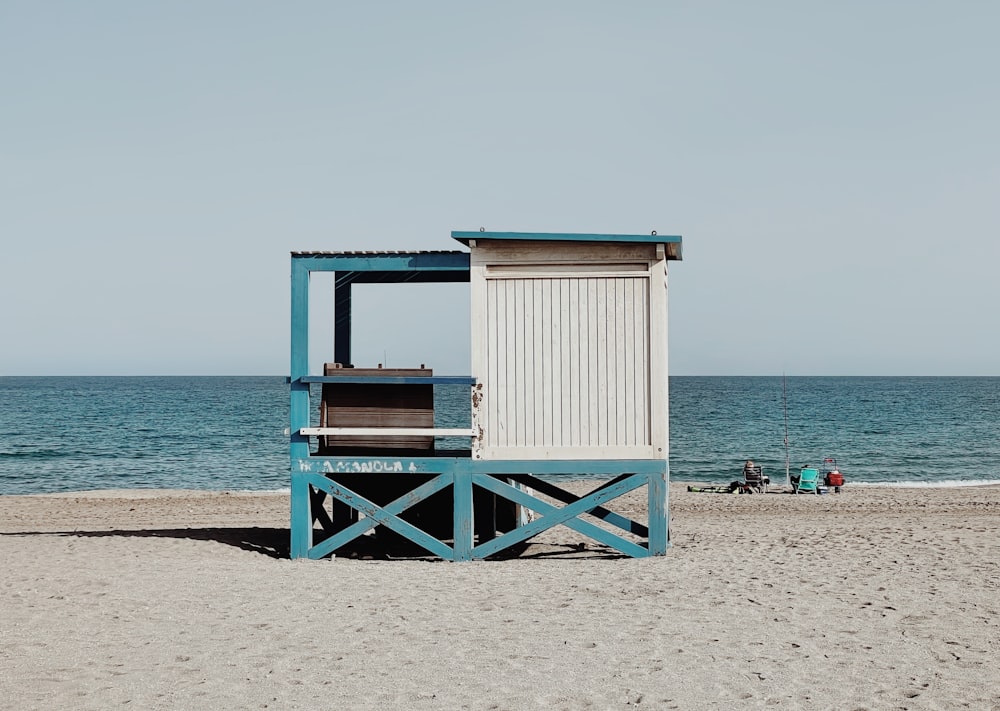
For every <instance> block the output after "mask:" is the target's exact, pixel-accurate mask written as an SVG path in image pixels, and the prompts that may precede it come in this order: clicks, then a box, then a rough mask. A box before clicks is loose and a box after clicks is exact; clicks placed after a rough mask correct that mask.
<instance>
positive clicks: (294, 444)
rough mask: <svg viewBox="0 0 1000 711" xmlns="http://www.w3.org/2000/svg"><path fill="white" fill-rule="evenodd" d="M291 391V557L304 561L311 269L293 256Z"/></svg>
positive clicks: (308, 523) (308, 533) (308, 525)
mask: <svg viewBox="0 0 1000 711" xmlns="http://www.w3.org/2000/svg"><path fill="white" fill-rule="evenodd" d="M291 328H292V332H291V372H290V376H291V378H290V379H291V392H290V396H289V398H290V400H289V447H288V450H289V458H290V467H291V475H292V481H291V487H292V495H291V505H290V508H291V510H290V512H289V516H290V519H291V520H290V528H291V557H292V558H304V557H306V555H307V554H308V551H309V548H310V546H311V545H312V510H311V509H312V506H311V502H310V500H309V483H308V482H307V481H306V479H305V478H304V477H303V476H301V475H300V473H299V472H298V471H297V469H298V468H299V460H303V459H307V458H308V457H309V438H308V437H307V436H304V435H300V434H299V430H300V429H301V428H302V427H308V426H309V383H304V382H302V381H301V378H303V377H305V376H307V375H308V374H309V270H308V268H307V267H306V266H305V264H303V263H302V262H300V261H299V260H297V259H296V258H295V257H292V311H291Z"/></svg>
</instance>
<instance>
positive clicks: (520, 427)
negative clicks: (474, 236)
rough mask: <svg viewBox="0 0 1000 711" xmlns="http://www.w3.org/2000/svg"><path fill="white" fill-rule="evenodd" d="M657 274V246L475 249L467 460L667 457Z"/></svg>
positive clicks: (660, 271) (483, 245) (661, 270)
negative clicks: (474, 382)
mask: <svg viewBox="0 0 1000 711" xmlns="http://www.w3.org/2000/svg"><path fill="white" fill-rule="evenodd" d="M664 277H665V261H664V260H663V258H662V250H660V255H659V256H658V255H657V250H656V246H655V245H634V244H632V245H630V244H624V245H621V244H606V243H600V244H585V243H565V242H559V243H555V242H553V243H544V244H541V243H536V242H527V243H526V242H483V241H479V242H478V243H477V244H476V245H475V246H473V247H472V300H473V303H472V320H473V324H472V325H473V329H472V330H473V349H472V350H473V353H472V356H473V374H474V375H475V376H476V377H477V378H478V379H479V381H480V383H481V387H480V388H479V389H478V390H477V396H476V398H475V399H474V403H475V406H474V408H473V410H474V412H473V417H474V422H473V429H474V430H476V431H477V432H478V433H479V436H478V437H477V438H475V440H474V442H473V449H474V456H476V457H480V458H487V459H501V458H502V459H518V458H520V459H549V458H559V459H580V458H587V459H618V458H661V457H666V447H667V432H666V421H667V420H666V417H667V413H666V373H667V370H666V292H665V289H664Z"/></svg>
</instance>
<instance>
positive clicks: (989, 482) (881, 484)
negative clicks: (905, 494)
mask: <svg viewBox="0 0 1000 711" xmlns="http://www.w3.org/2000/svg"><path fill="white" fill-rule="evenodd" d="M847 483H848V485H850V486H852V487H854V486H862V487H864V486H870V487H874V488H891V489H954V488H959V487H967V486H998V485H1000V479H945V480H942V481H850V480H848V482H847Z"/></svg>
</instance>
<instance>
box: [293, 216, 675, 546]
mask: <svg viewBox="0 0 1000 711" xmlns="http://www.w3.org/2000/svg"><path fill="white" fill-rule="evenodd" d="M452 236H453V237H454V238H455V239H457V240H458V241H460V242H462V243H463V244H464V245H466V246H467V247H468V248H469V251H468V252H464V251H448V252H376V253H371V252H365V253H358V252H295V253H293V254H292V344H291V345H292V348H291V350H292V357H291V378H290V380H291V433H292V434H291V445H290V456H291V466H292V475H291V477H292V481H291V486H292V511H291V538H292V540H291V554H292V557H310V558H319V557H323V556H325V555H329V554H330V553H332V552H334V551H336V550H338V549H340V548H342V547H343V546H346V545H348V544H350V543H351V542H352V541H354V540H355V539H357V538H358V537H359V536H361V535H364V534H365V533H367V532H369V531H371V530H372V529H376V528H378V527H380V528H381V530H386V531H392V532H394V533H395V534H397V535H398V536H401V537H402V538H404V539H406V540H408V541H410V542H412V543H414V544H416V545H418V546H420V547H421V548H423V549H425V550H427V551H429V552H430V553H432V554H434V555H438V556H440V557H442V558H445V559H448V560H470V559H475V558H485V557H487V556H490V555H493V554H496V553H499V552H501V551H504V550H507V549H509V548H510V547H511V546H514V545H517V544H520V543H523V542H524V541H526V540H528V539H530V538H532V537H533V536H535V535H537V534H538V533H541V532H542V531H544V530H547V529H549V528H551V527H553V526H557V525H565V526H568V527H570V528H572V529H574V530H576V531H577V532H579V533H581V534H584V535H586V536H589V537H590V538H592V539H594V540H596V541H597V542H599V543H602V544H604V545H607V546H609V547H611V548H613V549H616V550H618V551H620V552H622V553H624V554H626V555H630V556H636V557H638V556H648V555H662V554H663V553H665V552H666V549H667V547H668V545H669V540H668V539H669V533H668V519H669V513H668V512H669V507H668V494H667V483H668V478H669V475H668V454H669V441H668V404H667V382H668V381H667V290H666V284H667V281H666V278H667V262H668V261H670V260H679V259H680V258H681V238H680V237H677V236H657V235H656V234H655V233H654V234H652V235H611V234H551V233H511V232H485V231H479V232H454V233H452ZM316 271H325V272H335V273H336V289H335V295H334V299H335V309H336V314H335V323H336V327H335V345H334V358H335V361H336V364H327V365H326V366H324V370H323V373H322V374H312V373H310V372H309V364H308V356H307V354H308V347H309V336H308V323H309V318H308V315H309V303H308V301H309V288H308V286H309V275H310V274H311V273H312V272H316ZM412 281H418V282H420V281H422V282H427V281H469V282H470V293H471V320H472V323H471V333H472V371H473V372H472V374H471V375H469V376H461V375H459V376H436V375H434V374H433V372H432V371H430V370H425V369H423V368H422V367H421V368H420V369H413V370H408V371H405V372H404V371H401V372H389V371H383V372H379V371H378V370H377V369H376V370H374V371H372V370H367V369H366V370H360V369H356V368H353V367H338V366H344V365H348V366H350V365H352V361H351V354H350V321H351V319H350V304H351V297H350V287H351V284H354V283H376V282H377V283H386V282H412ZM315 383H321V384H322V388H323V393H324V395H323V398H322V402H321V403H320V407H319V408H316V407H314V405H313V403H312V401H311V398H312V392H311V390H310V386H311V385H312V384H315ZM440 384H464V385H468V386H469V387H470V391H471V392H470V395H471V396H470V410H471V422H472V427H471V428H469V429H463V428H450V429H439V428H435V427H434V426H433V424H432V423H433V418H432V417H431V419H429V420H428V419H427V416H426V403H427V402H428V400H427V392H428V391H427V389H428V388H433V387H434V386H435V385H440ZM338 403H339V404H338ZM359 403H361V404H360V405H359ZM372 403H375V404H374V405H372ZM418 403H424V405H419V406H417V405H418ZM341 405H343V407H341ZM431 407H432V405H431ZM338 408H339V409H338ZM317 411H318V412H319V415H320V416H319V419H320V421H319V422H313V421H311V419H310V414H311V413H314V412H317ZM407 418H411V419H410V420H408V419H407ZM412 418H415V419H412ZM445 435H447V436H463V437H468V438H469V441H470V447H469V449H468V450H466V451H462V450H459V451H456V450H441V451H438V450H435V449H434V447H433V441H434V440H433V439H432V438H433V437H435V436H445ZM551 475H569V476H571V477H572V478H577V479H584V478H604V479H606V481H604V482H603V483H602V484H601V485H600V486H596V488H595V489H594V490H593V491H591V492H590V493H588V494H586V495H584V496H577V495H575V494H573V493H571V492H569V491H566V490H564V489H563V488H561V487H559V486H558V485H557V484H556V483H555V482H556V481H558V479H556V478H552V477H551ZM641 487H645V488H646V490H647V501H648V520H647V522H646V523H645V524H643V523H640V522H636V521H632V520H629V519H627V518H626V517H624V516H621V515H619V514H617V513H615V512H614V511H612V510H610V509H609V508H608V507H607V506H605V504H608V503H609V502H610V501H612V500H614V499H615V498H617V497H619V496H621V495H623V494H625V493H627V492H629V491H632V490H634V489H638V488H641ZM448 492H450V497H449V496H447V495H446V494H447V493H448ZM543 497H544V498H543ZM434 501H436V502H437V503H436V504H435V505H434V506H431V505H430V504H431V503H432V502H434ZM442 502H444V505H442ZM553 502H556V503H553ZM557 503H561V504H563V505H562V506H558V505H556V504H557ZM421 509H422V510H421ZM525 509H526V510H530V511H532V512H534V520H531V521H527V520H526V518H525V517H522V516H519V515H515V513H514V512H516V511H518V510H525Z"/></svg>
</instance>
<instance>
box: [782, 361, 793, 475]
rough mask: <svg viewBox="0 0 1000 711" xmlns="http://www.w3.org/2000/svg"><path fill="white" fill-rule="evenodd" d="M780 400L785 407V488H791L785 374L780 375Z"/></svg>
mask: <svg viewBox="0 0 1000 711" xmlns="http://www.w3.org/2000/svg"><path fill="white" fill-rule="evenodd" d="M781 400H782V403H783V404H784V406H785V486H787V487H791V485H792V478H791V475H790V474H789V473H788V464H789V461H788V388H787V386H786V385H785V374H784V373H782V374H781Z"/></svg>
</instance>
